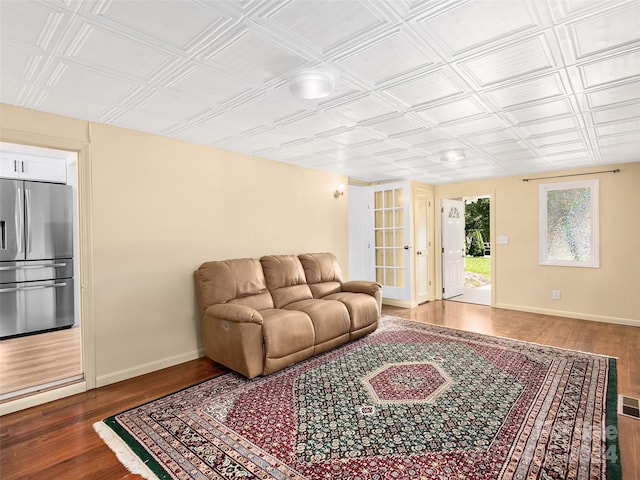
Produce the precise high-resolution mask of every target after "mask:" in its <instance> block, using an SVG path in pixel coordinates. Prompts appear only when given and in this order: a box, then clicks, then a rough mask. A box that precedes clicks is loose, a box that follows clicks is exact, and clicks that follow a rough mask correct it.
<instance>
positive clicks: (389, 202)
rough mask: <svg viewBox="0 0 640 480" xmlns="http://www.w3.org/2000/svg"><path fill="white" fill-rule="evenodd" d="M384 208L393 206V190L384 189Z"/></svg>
mask: <svg viewBox="0 0 640 480" xmlns="http://www.w3.org/2000/svg"><path fill="white" fill-rule="evenodd" d="M383 208H393V190H385V191H384V205H383Z"/></svg>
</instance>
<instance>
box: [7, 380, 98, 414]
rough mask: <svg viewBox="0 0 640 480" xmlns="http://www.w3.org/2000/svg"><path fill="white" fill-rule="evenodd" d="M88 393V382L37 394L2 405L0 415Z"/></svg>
mask: <svg viewBox="0 0 640 480" xmlns="http://www.w3.org/2000/svg"><path fill="white" fill-rule="evenodd" d="M86 391H87V382H78V383H74V384H72V385H67V386H64V387H58V388H55V389H53V390H49V391H47V392H42V393H36V394H33V395H30V396H28V397H24V398H18V399H17V400H13V401H10V402H6V403H2V404H0V415H7V414H9V413H14V412H18V411H20V410H25V409H27V408H31V407H35V406H37V405H42V404H43V403H48V402H53V401H54V400H60V399H61V398H65V397H70V396H71V395H76V394H78V393H84V392H86Z"/></svg>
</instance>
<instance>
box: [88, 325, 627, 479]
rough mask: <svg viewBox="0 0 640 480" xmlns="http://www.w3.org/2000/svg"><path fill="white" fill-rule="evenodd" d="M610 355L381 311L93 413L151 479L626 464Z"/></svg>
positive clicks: (455, 474)
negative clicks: (283, 355)
mask: <svg viewBox="0 0 640 480" xmlns="http://www.w3.org/2000/svg"><path fill="white" fill-rule="evenodd" d="M615 366H616V364H615V360H614V359H613V358H608V357H602V356H597V355H591V354H585V353H580V352H574V351H569V350H562V349H557V348H550V347H545V346H541V345H535V344H530V343H523V342H517V341H513V340H508V339H503V338H496V337H489V336H484V335H479V334H473V333H468V332H463V331H458V330H452V329H448V328H442V327H436V326H433V325H427V324H423V323H418V322H412V321H409V320H403V319H398V318H393V317H388V316H384V317H383V319H382V321H381V324H380V327H379V328H378V330H376V331H375V332H374V333H372V334H370V335H368V336H367V337H365V338H362V339H360V340H356V341H354V342H352V343H349V344H347V345H344V346H342V347H340V348H338V349H335V350H332V351H330V352H327V353H324V354H322V355H319V356H317V357H314V358H311V359H309V360H306V361H304V362H302V363H299V364H296V365H294V366H291V367H289V368H286V369H284V370H282V371H280V372H277V373H274V374H272V375H269V376H267V377H259V378H256V379H253V380H247V379H245V378H244V377H242V376H239V375H237V374H235V373H228V374H225V375H222V376H220V377H216V378H213V379H211V380H207V381H206V382H203V383H201V384H198V385H195V386H193V387H189V388H187V389H185V390H182V391H179V392H176V393H173V394H171V395H168V396H166V397H164V398H161V399H158V400H155V401H152V402H150V403H147V404H145V405H142V406H140V407H137V408H133V409H131V410H128V411H126V412H123V413H120V414H118V415H115V416H113V417H110V418H107V419H106V420H104V421H103V422H98V423H96V424H95V425H94V427H95V429H96V431H97V432H98V433H99V434H100V436H101V437H102V438H103V439H104V440H105V441H106V442H107V443H108V444H109V446H110V447H111V448H112V449H113V450H114V451H116V453H117V454H118V457H119V458H120V460H121V461H122V462H123V463H124V464H125V465H126V466H127V467H128V468H129V469H130V470H131V471H132V472H134V473H139V474H141V475H142V476H144V477H145V478H151V479H155V478H159V479H250V478H256V479H300V480H302V479H345V480H346V479H354V480H355V479H359V480H366V479H378V480H384V479H394V480H398V479H420V480H427V479H429V480H431V479H440V480H443V479H472V480H473V479H483V480H484V479H584V480H596V479H602V480H604V479H608V480H615V479H619V478H620V477H621V473H620V463H619V458H618V448H617V435H616V433H617V420H616V369H615Z"/></svg>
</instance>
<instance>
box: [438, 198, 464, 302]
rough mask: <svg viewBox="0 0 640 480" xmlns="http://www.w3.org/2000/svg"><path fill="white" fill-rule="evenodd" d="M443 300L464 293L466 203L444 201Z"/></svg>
mask: <svg viewBox="0 0 640 480" xmlns="http://www.w3.org/2000/svg"><path fill="white" fill-rule="evenodd" d="M441 212H442V298H451V297H455V296H456V295H462V294H463V293H464V223H465V221H464V201H462V200H442V209H441Z"/></svg>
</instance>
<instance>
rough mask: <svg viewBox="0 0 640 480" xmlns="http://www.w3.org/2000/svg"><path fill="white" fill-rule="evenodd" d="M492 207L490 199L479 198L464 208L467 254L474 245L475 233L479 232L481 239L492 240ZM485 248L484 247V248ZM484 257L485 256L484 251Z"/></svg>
mask: <svg viewBox="0 0 640 480" xmlns="http://www.w3.org/2000/svg"><path fill="white" fill-rule="evenodd" d="M490 206H491V199H490V198H479V199H478V200H477V201H476V202H473V203H467V204H466V205H465V206H464V225H465V227H464V231H465V237H466V239H467V245H466V247H467V253H469V255H473V254H472V253H470V252H469V249H470V248H471V247H472V245H473V235H474V233H473V232H475V231H479V232H480V235H481V238H483V239H485V241H487V242H488V241H489V238H491V230H490V228H491V227H490V215H489V208H490ZM483 248H484V246H483ZM482 255H484V250H483V253H482Z"/></svg>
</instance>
